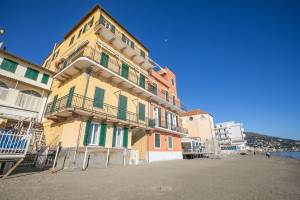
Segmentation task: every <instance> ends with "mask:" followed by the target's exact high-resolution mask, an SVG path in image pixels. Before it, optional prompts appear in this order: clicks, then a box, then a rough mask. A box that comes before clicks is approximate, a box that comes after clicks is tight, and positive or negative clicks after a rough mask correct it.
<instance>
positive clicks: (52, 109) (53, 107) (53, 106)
mask: <svg viewBox="0 0 300 200" xmlns="http://www.w3.org/2000/svg"><path fill="white" fill-rule="evenodd" d="M57 98H58V95H55V96H54V98H53V101H52V104H51V107H50V112H54V111H55V107H56V103H57Z"/></svg>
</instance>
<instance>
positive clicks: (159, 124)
mask: <svg viewBox="0 0 300 200" xmlns="http://www.w3.org/2000/svg"><path fill="white" fill-rule="evenodd" d="M158 126H159V127H161V109H160V108H158Z"/></svg>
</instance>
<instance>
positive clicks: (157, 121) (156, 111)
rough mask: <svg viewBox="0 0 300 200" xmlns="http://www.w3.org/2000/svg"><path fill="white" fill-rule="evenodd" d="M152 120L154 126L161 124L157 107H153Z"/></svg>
mask: <svg viewBox="0 0 300 200" xmlns="http://www.w3.org/2000/svg"><path fill="white" fill-rule="evenodd" d="M154 120H155V126H161V111H160V108H158V107H155V108H154Z"/></svg>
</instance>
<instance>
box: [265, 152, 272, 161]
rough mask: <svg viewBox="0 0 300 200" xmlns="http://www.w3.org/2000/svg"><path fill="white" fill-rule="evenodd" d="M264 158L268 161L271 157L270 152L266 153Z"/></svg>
mask: <svg viewBox="0 0 300 200" xmlns="http://www.w3.org/2000/svg"><path fill="white" fill-rule="evenodd" d="M266 156H267V157H268V158H269V159H270V157H271V154H270V152H268V151H267V152H266Z"/></svg>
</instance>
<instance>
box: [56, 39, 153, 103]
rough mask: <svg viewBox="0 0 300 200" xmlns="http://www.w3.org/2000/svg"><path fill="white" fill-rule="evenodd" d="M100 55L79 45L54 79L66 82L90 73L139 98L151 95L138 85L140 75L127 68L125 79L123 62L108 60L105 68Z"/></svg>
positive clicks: (85, 46)
mask: <svg viewBox="0 0 300 200" xmlns="http://www.w3.org/2000/svg"><path fill="white" fill-rule="evenodd" d="M101 53H102V52H101V51H98V50H96V49H95V48H92V47H90V46H88V44H85V45H80V47H79V48H78V49H76V50H75V51H73V52H71V53H70V54H69V55H68V56H67V58H66V59H65V61H64V62H63V63H61V64H60V65H59V66H58V70H57V74H56V75H55V76H54V78H56V79H58V80H60V81H61V82H66V81H68V80H70V79H72V78H73V77H75V76H77V75H79V74H81V73H82V72H83V71H91V72H92V73H95V74H96V75H98V76H101V77H105V78H106V79H108V80H109V81H111V82H113V83H114V84H116V85H118V86H120V87H124V88H126V89H128V90H129V91H131V92H133V93H134V94H136V95H139V96H141V97H146V98H149V97H151V96H152V95H153V94H151V93H150V92H149V91H148V85H147V84H142V83H140V75H139V74H138V73H137V72H136V71H134V70H133V69H131V67H130V68H129V72H128V76H127V77H126V76H124V74H122V63H125V62H118V61H117V60H115V59H109V61H108V63H107V66H103V65H101V64H100V60H101ZM145 82H147V80H145Z"/></svg>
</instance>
